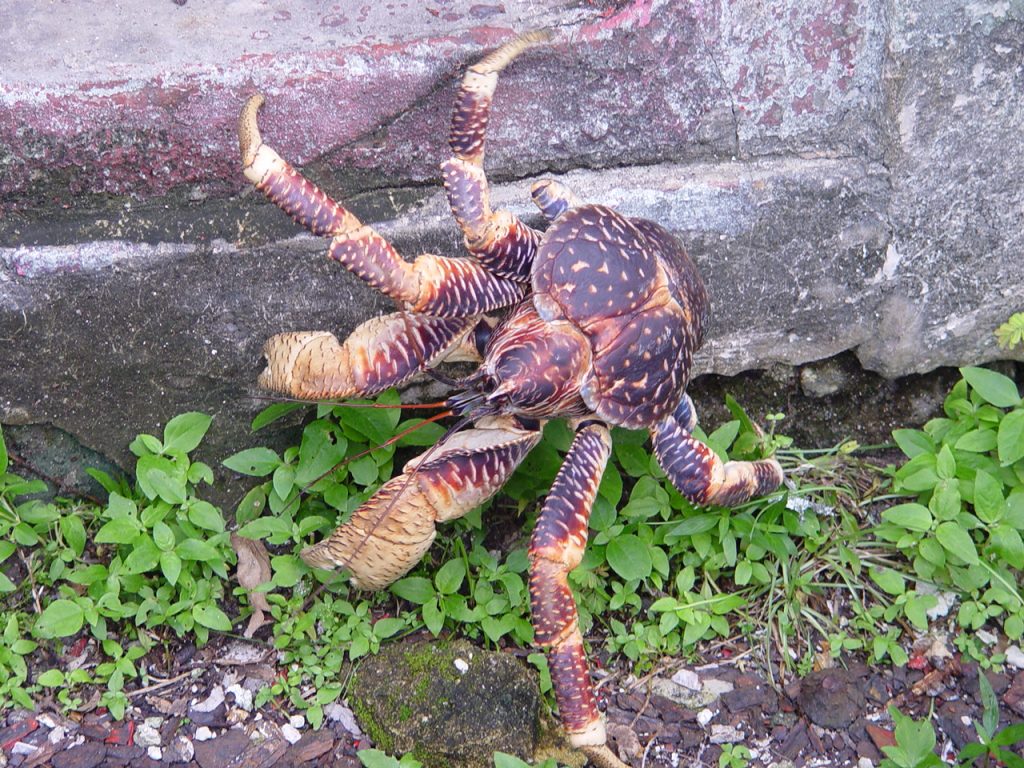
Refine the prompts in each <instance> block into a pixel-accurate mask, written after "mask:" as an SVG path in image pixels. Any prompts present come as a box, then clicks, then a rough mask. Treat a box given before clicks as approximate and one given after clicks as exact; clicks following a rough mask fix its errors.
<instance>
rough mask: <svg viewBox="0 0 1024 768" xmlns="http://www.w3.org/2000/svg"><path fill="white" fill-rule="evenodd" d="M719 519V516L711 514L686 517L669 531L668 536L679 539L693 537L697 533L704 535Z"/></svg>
mask: <svg viewBox="0 0 1024 768" xmlns="http://www.w3.org/2000/svg"><path fill="white" fill-rule="evenodd" d="M720 519H721V516H720V515H713V514H710V513H708V514H700V515H694V516H693V517H688V518H686V519H685V520H683V522H681V523H680V524H679V525H677V526H676V527H675V528H673V529H672V530H671V531H669V534H668V535H669V536H675V537H681V536H693V535H694V534H697V533H704V531H710V530H711V529H712V528H714V527H715V526H716V525H718V521H719V520H720Z"/></svg>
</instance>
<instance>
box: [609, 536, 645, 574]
mask: <svg viewBox="0 0 1024 768" xmlns="http://www.w3.org/2000/svg"><path fill="white" fill-rule="evenodd" d="M605 557H606V558H607V559H608V565H610V566H611V567H612V570H614V571H615V572H616V573H617V574H619V576H621V577H622V578H623V579H624V580H626V581H633V580H635V579H645V578H647V577H648V576H650V575H651V569H652V568H653V565H654V563H653V561H652V560H651V553H650V552H649V551H648V547H647V545H646V544H644V542H643V541H641V540H640V538H639V537H638V536H635V535H633V534H630V533H627V534H622V535H620V536H616V537H615V538H614V539H612V540H611V541H609V542H608V547H607V549H606V550H605Z"/></svg>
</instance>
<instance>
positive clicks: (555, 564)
mask: <svg viewBox="0 0 1024 768" xmlns="http://www.w3.org/2000/svg"><path fill="white" fill-rule="evenodd" d="M611 446H612V442H611V435H610V434H609V432H608V427H607V426H605V424H603V423H601V422H597V421H585V422H582V423H581V424H580V425H579V426H578V428H577V432H576V437H575V439H574V440H573V443H572V447H571V448H570V449H569V453H568V455H567V456H566V457H565V463H564V464H562V468H561V469H560V470H559V472H558V476H557V477H555V482H554V484H553V485H552V486H551V492H550V493H549V494H548V496H547V498H546V499H545V500H544V506H543V508H542V509H541V513H540V517H539V518H537V525H536V527H535V528H534V529H533V537H532V538H531V539H530V609H531V611H532V613H533V626H534V630H535V631H536V642H537V644H538V645H540V646H541V647H542V648H545V649H547V653H548V667H549V669H550V671H551V685H552V687H553V688H554V690H555V699H556V700H557V701H558V716H559V719H560V720H561V721H562V725H563V727H564V728H565V730H566V732H567V733H568V735H569V740H570V742H571V743H572V745H573V746H574V747H577V748H579V749H582V750H583V751H584V752H585V753H586V754H587V756H588V757H590V759H591V760H592V761H593V762H594V763H596V764H597V765H600V766H621V765H622V763H620V762H619V761H618V760H617V759H615V758H614V756H613V755H612V754H611V752H610V751H609V750H608V749H607V747H605V746H604V745H605V740H606V739H605V728H604V720H603V719H602V718H601V713H600V712H599V711H598V708H597V698H596V697H595V696H594V690H593V687H592V686H591V684H590V669H589V667H588V665H587V657H586V652H585V651H584V649H583V636H582V635H581V633H580V628H579V614H578V613H577V610H576V601H575V600H574V599H573V596H572V590H571V589H570V587H569V579H568V577H569V572H570V571H571V570H572V569H573V568H575V567H576V566H577V565H579V564H580V561H581V560H582V559H583V553H584V550H585V549H586V546H587V533H588V522H589V520H590V510H591V508H592V507H593V504H594V499H595V498H596V496H597V488H598V486H599V485H600V483H601V476H602V475H603V474H604V469H605V466H606V465H607V463H608V455H609V454H610V453H611Z"/></svg>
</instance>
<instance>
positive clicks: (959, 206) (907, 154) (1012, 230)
mask: <svg viewBox="0 0 1024 768" xmlns="http://www.w3.org/2000/svg"><path fill="white" fill-rule="evenodd" d="M891 21H892V30H891V33H890V34H891V42H890V46H889V47H890V51H891V55H890V57H889V58H888V60H887V61H886V72H885V75H886V77H885V82H886V86H887V97H888V105H887V110H888V113H889V121H888V127H889V138H888V141H887V147H886V157H885V162H886V164H887V166H888V167H889V169H890V172H891V183H892V187H893V189H892V198H891V202H890V214H889V215H890V222H891V226H892V228H893V238H892V241H891V242H890V243H889V244H888V246H887V252H886V258H885V264H884V268H883V270H882V277H883V282H884V283H886V284H887V290H886V297H885V300H884V301H883V303H882V304H881V305H880V306H879V309H878V315H877V319H876V320H875V323H874V324H875V327H876V328H877V329H878V330H879V331H880V333H878V334H877V336H876V338H875V339H874V340H872V341H869V342H866V343H864V344H863V345H862V346H861V348H860V350H859V354H860V357H861V360H862V361H863V362H864V363H865V365H867V366H868V367H870V368H873V369H875V370H878V371H881V372H882V373H884V374H886V375H893V374H895V373H903V372H906V371H909V370H913V371H925V370H930V369H931V368H934V367H935V366H936V365H940V364H945V363H949V362H951V361H964V360H967V359H971V358H977V357H981V356H985V357H989V356H992V355H994V354H995V352H994V350H993V348H994V346H995V340H994V339H993V338H992V335H991V334H992V330H993V329H994V328H995V327H996V326H998V325H999V323H1001V322H1003V321H1004V320H1005V319H1006V318H1007V317H1008V316H1009V315H1010V314H1011V313H1012V312H1014V311H1020V310H1021V309H1022V307H1024V298H1022V296H1024V284H1022V276H1024V185H1021V183H1020V179H1021V177H1022V174H1024V156H1022V154H1021V152H1019V151H1018V149H1017V148H1019V147H1020V137H1021V135H1024V103H1022V102H1021V98H1020V94H1021V92H1022V90H1024V65H1022V63H1021V62H1022V58H1024V7H1022V6H1021V5H1020V4H1019V3H987V2H981V3H962V2H955V1H951V0H943V1H942V2H932V0H900V1H899V2H896V3H895V4H894V13H893V18H892V20H891Z"/></svg>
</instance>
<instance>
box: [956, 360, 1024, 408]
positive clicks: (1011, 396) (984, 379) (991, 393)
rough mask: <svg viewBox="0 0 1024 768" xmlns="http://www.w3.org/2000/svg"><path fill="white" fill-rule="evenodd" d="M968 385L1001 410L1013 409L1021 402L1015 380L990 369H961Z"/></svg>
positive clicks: (970, 367)
mask: <svg viewBox="0 0 1024 768" xmlns="http://www.w3.org/2000/svg"><path fill="white" fill-rule="evenodd" d="M960 375H962V376H963V377H964V378H965V379H966V380H967V383H968V384H970V385H971V388H972V389H974V391H975V392H977V393H978V394H979V395H981V396H982V397H983V398H984V399H985V400H986V401H988V402H990V403H992V405H994V406H997V407H999V408H1012V407H1013V406H1015V405H1017V404H1018V403H1019V402H1020V394H1019V393H1018V392H1017V385H1016V384H1014V383H1013V379H1011V378H1009V377H1008V376H1004V375H1003V374H1001V373H996V372H995V371H990V370H989V369H988V368H975V367H973V366H968V367H966V368H961V369H960Z"/></svg>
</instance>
